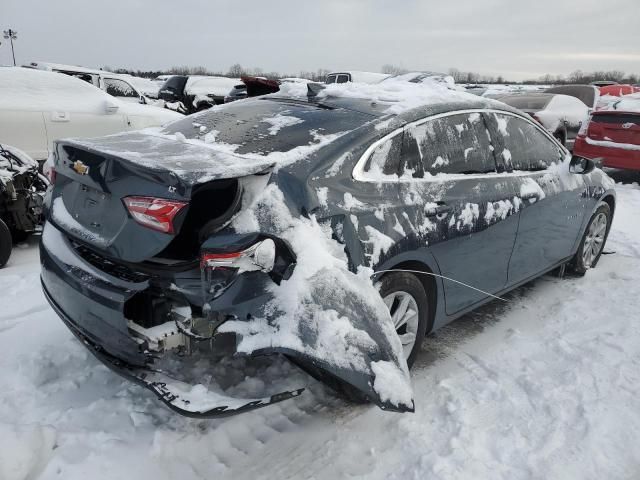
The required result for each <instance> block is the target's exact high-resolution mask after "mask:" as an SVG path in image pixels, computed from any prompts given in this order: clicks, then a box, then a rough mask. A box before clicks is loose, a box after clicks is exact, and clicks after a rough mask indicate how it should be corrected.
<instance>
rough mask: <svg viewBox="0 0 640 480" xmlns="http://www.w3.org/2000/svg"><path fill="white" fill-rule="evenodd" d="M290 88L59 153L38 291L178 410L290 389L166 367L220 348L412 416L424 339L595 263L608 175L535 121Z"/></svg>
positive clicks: (397, 91)
mask: <svg viewBox="0 0 640 480" xmlns="http://www.w3.org/2000/svg"><path fill="white" fill-rule="evenodd" d="M296 88H297V87H296ZM304 88H306V87H304ZM376 89H380V91H376ZM300 93H301V92H298V91H296V92H288V91H286V90H285V91H283V92H280V93H279V94H276V95H270V96H266V97H262V98H259V99H250V100H244V101H241V102H234V103H232V104H229V105H224V106H220V107H216V108H213V109H211V110H208V111H205V112H202V113H199V114H195V115H192V116H190V117H186V118H185V119H183V120H179V121H177V122H175V123H173V124H171V125H169V126H168V127H165V128H164V129H163V130H148V131H141V132H131V133H125V134H118V135H112V136H108V137H102V138H96V139H90V140H63V141H59V142H57V145H56V149H55V160H54V167H53V168H54V170H55V183H54V184H53V186H52V187H51V189H50V191H49V196H48V199H47V223H46V225H45V228H44V232H43V238H42V244H41V262H42V284H43V288H44V292H45V294H46V297H47V299H48V300H49V302H50V303H51V305H52V306H53V308H54V310H55V311H56V312H57V313H58V315H59V316H60V317H61V319H62V320H63V321H64V323H65V324H66V325H67V326H68V327H69V329H70V330H71V331H72V332H73V333H74V334H75V335H76V336H77V337H78V338H79V339H80V340H81V341H82V342H83V343H84V344H85V345H86V346H87V347H88V348H89V349H90V350H91V351H92V353H94V354H95V355H96V356H97V357H98V358H99V359H100V360H101V361H102V362H104V363H105V364H106V365H107V366H109V367H110V368H112V369H114V370H115V371H116V372H118V373H120V374H122V375H124V376H126V377H127V378H130V379H132V380H133V381H135V382H137V383H139V384H141V385H143V386H145V387H147V388H149V389H151V390H153V391H154V392H155V393H156V394H157V395H158V397H159V398H160V399H161V400H162V401H163V402H165V403H166V404H167V405H168V406H169V407H171V408H172V409H174V410H176V411H178V412H179V413H182V414H184V415H189V416H196V417H215V416H223V415H229V414H233V413H238V412H242V411H247V410H251V409H254V408H259V407H263V406H265V405H269V404H270V403H274V402H278V401H282V400H286V399H289V398H292V397H295V396H297V395H299V394H300V393H301V392H302V390H303V389H302V388H294V389H287V390H284V391H281V392H276V393H271V394H269V395H267V396H265V397H263V398H246V399H241V398H232V397H230V396H229V395H227V394H226V393H225V392H224V391H221V390H220V389H216V388H210V387H211V385H208V384H207V380H206V379H205V378H202V379H195V380H194V379H193V378H188V379H187V376H185V377H184V378H180V375H178V374H176V369H175V368H174V369H173V371H171V372H169V371H168V370H167V369H166V368H165V367H164V366H165V364H166V362H167V359H168V358H170V359H171V363H172V365H176V364H177V365H178V366H179V365H180V364H181V363H184V365H185V368H186V365H187V364H189V359H190V358H194V357H202V356H205V357H206V356H214V355H216V354H217V353H218V352H217V350H218V349H223V348H225V346H224V345H225V344H226V343H229V341H230V342H231V344H232V353H233V354H234V355H247V356H259V355H270V354H279V355H283V356H285V357H286V358H288V359H290V360H291V361H292V362H294V363H295V364H296V365H298V366H299V367H301V368H302V369H304V370H305V371H307V372H308V373H310V374H311V375H313V376H314V377H316V378H318V379H319V380H321V381H323V382H325V383H326V384H328V385H329V386H331V387H332V388H334V389H335V390H337V391H338V392H340V393H342V394H343V395H345V396H346V397H348V398H351V399H356V400H369V401H372V402H375V403H376V404H377V405H379V406H380V407H381V408H383V409H387V410H393V411H400V412H405V411H413V409H414V401H413V394H412V390H411V384H410V378H409V374H408V367H410V366H411V365H412V364H413V362H414V360H415V358H416V355H417V353H418V351H419V348H420V344H421V343H422V339H423V338H424V336H425V335H426V334H427V333H428V332H430V331H432V330H434V329H435V328H438V327H439V326H442V325H444V324H446V323H448V322H450V321H452V320H453V319H455V318H457V317H459V316H460V315H462V314H464V313H465V312H467V311H469V310H471V309H473V308H476V307H477V306H479V305H481V304H482V303H485V302H487V301H489V300H491V299H492V298H493V297H494V296H499V295H501V294H502V293H504V292H506V291H507V290H509V289H512V288H514V287H516V286H518V285H521V284H522V283H524V282H527V281H529V280H531V279H532V278H535V277H537V276H539V275H541V274H543V273H545V272H548V271H550V270H552V269H554V268H557V267H562V268H564V267H565V266H567V265H568V266H570V267H571V268H572V269H573V270H574V271H576V272H577V273H580V274H582V273H584V272H586V271H587V269H588V268H591V267H594V266H595V265H596V263H597V261H598V259H599V257H600V255H601V253H602V249H603V246H604V242H605V241H606V237H607V234H608V231H609V226H610V224H611V220H612V216H613V212H614V210H615V194H614V192H613V189H612V182H611V181H610V180H609V179H608V177H607V176H606V175H605V174H603V173H602V172H601V171H600V170H598V169H595V168H594V165H593V164H592V163H591V162H590V161H588V160H585V159H578V158H574V159H571V158H570V157H567V152H566V150H565V149H564V148H563V147H562V146H561V145H560V144H558V143H557V141H556V140H555V139H554V138H553V137H552V136H551V135H550V134H549V133H547V132H546V131H544V130H543V129H542V128H540V126H538V125H536V124H535V123H534V122H532V121H531V120H530V119H529V118H528V117H527V116H526V115H523V114H521V113H520V112H518V111H517V110H514V109H511V108H510V107H507V106H506V105H504V104H501V103H498V102H494V101H491V100H485V99H481V98H478V97H475V96H472V95H467V94H462V93H458V92H451V91H448V90H446V89H444V88H442V89H440V88H437V87H434V90H433V91H428V89H425V87H423V86H418V85H407V86H404V85H400V84H398V85H395V86H394V85H384V86H366V88H363V89H362V91H361V92H358V89H357V86H353V85H348V86H342V85H332V86H328V87H327V88H325V89H321V88H320V87H316V86H311V87H309V91H308V95H301V94H300ZM177 371H178V373H179V371H180V368H178V369H177ZM301 387H302V386H301Z"/></svg>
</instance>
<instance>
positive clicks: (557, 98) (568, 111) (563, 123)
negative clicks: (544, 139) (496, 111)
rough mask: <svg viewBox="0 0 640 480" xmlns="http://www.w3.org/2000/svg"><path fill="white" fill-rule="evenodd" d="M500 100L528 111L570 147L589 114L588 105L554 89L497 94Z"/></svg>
mask: <svg viewBox="0 0 640 480" xmlns="http://www.w3.org/2000/svg"><path fill="white" fill-rule="evenodd" d="M495 98H496V99H497V100H500V101H501V102H504V103H506V104H507V105H511V106H512V107H515V108H517V109H519V110H522V111H523V112H525V113H528V114H529V115H531V117H533V118H534V119H535V120H536V121H537V122H538V123H540V124H541V125H542V126H544V128H546V129H547V130H548V131H549V132H551V133H552V134H553V136H554V137H556V138H557V139H558V141H559V142H560V143H561V144H562V145H564V146H566V147H567V148H569V149H571V148H573V142H574V141H575V138H576V136H577V135H578V131H579V130H580V127H581V126H582V125H583V124H584V123H585V122H586V121H587V119H588V118H589V108H588V107H587V106H586V105H585V104H584V102H582V101H581V100H578V99H577V98H575V97H570V96H569V95H561V94H555V93H526V94H522V95H503V96H496V97H495Z"/></svg>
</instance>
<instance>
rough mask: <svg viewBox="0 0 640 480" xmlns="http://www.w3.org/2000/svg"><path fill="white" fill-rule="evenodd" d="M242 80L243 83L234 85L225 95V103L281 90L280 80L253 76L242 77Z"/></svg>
mask: <svg viewBox="0 0 640 480" xmlns="http://www.w3.org/2000/svg"><path fill="white" fill-rule="evenodd" d="M240 80H241V82H242V83H239V84H237V85H234V86H233V88H232V89H231V90H230V91H229V93H228V94H227V95H226V96H225V98H224V102H225V103H229V102H233V101H234V100H242V99H243V98H249V97H259V96H260V95H266V94H268V93H275V92H277V91H279V90H280V82H279V81H278V80H269V79H268V78H265V77H251V76H243V77H240Z"/></svg>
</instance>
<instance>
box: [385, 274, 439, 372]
mask: <svg viewBox="0 0 640 480" xmlns="http://www.w3.org/2000/svg"><path fill="white" fill-rule="evenodd" d="M380 295H381V296H382V298H383V299H385V303H386V304H387V306H388V307H389V309H390V313H391V316H392V318H393V319H394V320H400V321H399V322H398V321H397V322H396V324H397V325H398V328H397V331H398V335H399V336H400V339H401V341H402V342H403V347H404V350H405V359H406V360H407V366H408V367H409V368H411V367H412V366H413V363H414V362H415V360H416V357H417V356H418V353H419V352H420V347H421V345H422V340H423V339H424V337H425V336H426V335H427V325H428V324H429V297H428V296H427V292H426V291H425V290H424V287H423V286H422V282H421V281H420V280H419V279H418V277H416V276H415V275H414V274H412V273H408V272H392V273H389V274H387V275H385V276H384V277H382V280H381V286H380ZM407 299H409V304H410V306H409V308H407V310H406V314H404V315H403V316H404V321H405V323H404V324H401V322H402V319H396V318H395V317H396V316H397V313H398V309H400V308H402V305H401V302H402V301H403V300H404V301H405V302H406V301H407ZM413 308H417V312H415V316H414V317H411V310H412V309H413ZM407 317H409V318H407ZM411 336H414V339H413V343H410V342H409V339H410V337H411Z"/></svg>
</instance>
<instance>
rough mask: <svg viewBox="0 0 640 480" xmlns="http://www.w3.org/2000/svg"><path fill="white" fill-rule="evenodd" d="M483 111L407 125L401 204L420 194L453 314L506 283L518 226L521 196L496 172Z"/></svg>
mask: <svg viewBox="0 0 640 480" xmlns="http://www.w3.org/2000/svg"><path fill="white" fill-rule="evenodd" d="M493 148H494V147H493V145H491V142H490V138H489V133H488V131H487V126H486V123H485V120H484V118H483V115H482V113H480V112H456V113H453V114H448V115H445V116H439V117H434V118H433V119H429V120H427V121H426V122H423V123H418V124H416V125H413V126H409V127H407V129H406V131H405V133H404V140H403V157H402V159H403V165H401V166H400V170H401V171H400V175H401V179H402V180H403V181H401V187H400V195H401V198H408V199H411V198H414V199H415V195H416V193H417V194H419V195H420V196H421V198H420V200H421V201H422V202H423V203H424V205H423V208H422V209H420V210H418V211H416V212H415V215H416V217H417V218H415V219H413V221H414V222H415V224H416V225H422V226H423V231H424V232H426V239H425V240H426V243H427V246H428V247H429V249H430V250H431V253H432V254H433V255H434V257H435V259H436V261H437V263H438V266H439V268H440V271H441V273H442V275H444V276H445V277H447V278H448V279H451V280H448V279H445V280H444V282H443V283H444V294H445V299H446V312H447V314H449V315H451V314H455V313H457V312H459V311H460V310H462V309H464V308H467V307H469V306H471V305H473V304H474V303H477V302H478V301H480V300H483V299H484V298H486V296H487V295H486V293H483V292H480V291H478V290H476V289H480V290H483V291H484V292H489V293H496V292H498V291H500V290H502V289H503V288H504V286H505V284H506V283H507V272H508V265H509V257H510V256H511V252H512V249H513V244H514V242H515V238H516V231H517V227H518V215H517V213H518V210H519V205H518V203H517V201H516V200H515V198H514V197H515V192H514V191H512V190H511V186H512V185H510V184H509V183H508V182H506V181H505V179H504V178H503V176H502V175H499V174H497V166H496V162H495V160H494V155H493Z"/></svg>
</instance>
